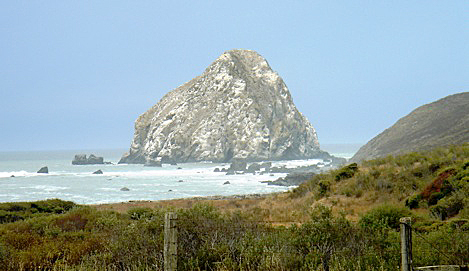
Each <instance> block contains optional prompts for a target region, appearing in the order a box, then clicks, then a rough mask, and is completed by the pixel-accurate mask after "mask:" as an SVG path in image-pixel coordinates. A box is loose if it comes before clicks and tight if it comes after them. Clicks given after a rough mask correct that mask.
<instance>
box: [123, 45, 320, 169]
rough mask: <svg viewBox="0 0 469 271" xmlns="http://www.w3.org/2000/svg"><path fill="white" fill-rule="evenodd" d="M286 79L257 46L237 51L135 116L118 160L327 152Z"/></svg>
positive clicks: (271, 157)
mask: <svg viewBox="0 0 469 271" xmlns="http://www.w3.org/2000/svg"><path fill="white" fill-rule="evenodd" d="M324 155H325V152H323V151H321V150H320V149H319V143H318V138H317V136H316V132H315V130H314V128H313V126H312V125H311V124H310V122H309V121H308V120H307V119H306V117H305V116H303V115H302V114H301V113H300V112H299V111H298V109H297V108H296V106H295V105H294V104H293V100H292V97H291V95H290V92H289V90H288V88H287V86H286V85H285V83H284V81H283V80H282V78H281V77H280V76H279V75H278V74H277V73H276V72H274V71H273V70H272V69H271V67H270V66H269V64H268V63H267V61H266V60H265V59H264V58H263V57H262V56H261V55H259V54H258V53H257V52H255V51H251V50H230V51H227V52H225V53H224V54H222V55H221V56H220V57H219V58H218V59H216V60H215V61H214V62H213V63H212V64H211V65H210V66H209V67H208V68H207V69H206V70H205V72H204V73H203V74H202V75H200V76H198V77H196V78H194V79H192V80H190V81H189V82H187V83H185V84H183V85H182V86H180V87H178V88H176V89H174V90H172V91H170V92H169V93H167V94H166V95H165V96H164V97H163V98H162V99H161V100H160V101H159V102H158V103H157V104H156V105H154V106H153V107H152V108H150V109H149V110H148V111H147V112H145V113H144V114H142V115H141V116H140V117H139V118H138V119H137V120H136V121H135V133H134V137H133V140H132V143H131V147H130V150H129V152H128V153H126V154H124V156H123V157H122V158H121V160H120V162H119V163H138V164H152V163H155V162H157V161H160V162H163V163H171V162H173V163H174V162H197V161H214V162H229V161H232V160H244V161H262V160H289V159H306V158H315V157H324Z"/></svg>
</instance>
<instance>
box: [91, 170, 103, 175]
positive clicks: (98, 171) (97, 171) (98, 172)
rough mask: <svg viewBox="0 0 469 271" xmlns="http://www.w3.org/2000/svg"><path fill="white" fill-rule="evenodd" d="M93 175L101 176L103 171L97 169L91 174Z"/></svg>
mask: <svg viewBox="0 0 469 271" xmlns="http://www.w3.org/2000/svg"><path fill="white" fill-rule="evenodd" d="M93 174H103V171H102V170H100V169H98V170H96V171H95V172H93Z"/></svg>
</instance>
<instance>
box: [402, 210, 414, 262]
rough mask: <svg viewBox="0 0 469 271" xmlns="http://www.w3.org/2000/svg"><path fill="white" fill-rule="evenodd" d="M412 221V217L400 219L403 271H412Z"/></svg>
mask: <svg viewBox="0 0 469 271" xmlns="http://www.w3.org/2000/svg"><path fill="white" fill-rule="evenodd" d="M410 222H411V218H410V217H403V218H401V219H400V224H401V270H402V271H412V227H411V225H410Z"/></svg>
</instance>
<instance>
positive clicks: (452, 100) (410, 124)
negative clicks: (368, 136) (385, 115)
mask: <svg viewBox="0 0 469 271" xmlns="http://www.w3.org/2000/svg"><path fill="white" fill-rule="evenodd" d="M464 142H469V92H464V93H459V94H454V95H450V96H447V97H445V98H443V99H440V100H438V101H436V102H433V103H430V104H426V105H423V106H421V107H419V108H417V109H415V110H414V111H412V112H411V113H410V114H409V115H407V116H405V117H403V118H401V119H400V120H399V121H398V122H396V123H395V124H394V125H393V126H391V127H390V128H388V129H386V130H385V131H384V132H382V133H381V134H379V135H378V136H376V137H375V138H373V139H372V140H370V141H369V142H368V143H366V144H365V145H364V146H363V147H361V148H360V149H359V150H358V152H357V153H356V154H355V155H354V156H353V157H352V159H351V160H350V161H351V162H359V161H361V160H369V159H374V158H378V157H383V156H387V155H390V154H392V155H396V154H400V153H405V152H409V151H421V150H428V149H432V148H435V147H440V146H445V145H451V144H461V143H464Z"/></svg>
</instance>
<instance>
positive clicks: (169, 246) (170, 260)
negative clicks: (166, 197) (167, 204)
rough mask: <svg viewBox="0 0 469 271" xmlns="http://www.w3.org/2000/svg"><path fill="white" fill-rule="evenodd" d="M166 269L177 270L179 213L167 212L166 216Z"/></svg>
mask: <svg viewBox="0 0 469 271" xmlns="http://www.w3.org/2000/svg"><path fill="white" fill-rule="evenodd" d="M164 218H165V219H164V270H165V271H175V270H177V235H178V232H177V228H176V226H177V225H176V221H177V214H175V213H166V214H165V217H164Z"/></svg>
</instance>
